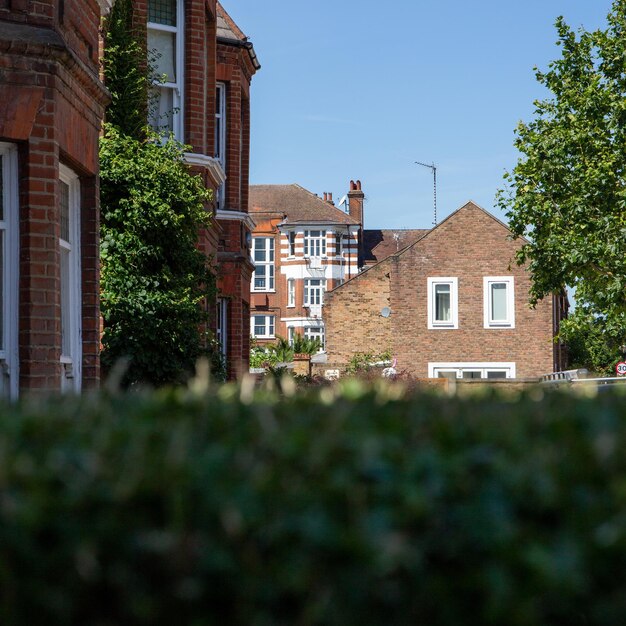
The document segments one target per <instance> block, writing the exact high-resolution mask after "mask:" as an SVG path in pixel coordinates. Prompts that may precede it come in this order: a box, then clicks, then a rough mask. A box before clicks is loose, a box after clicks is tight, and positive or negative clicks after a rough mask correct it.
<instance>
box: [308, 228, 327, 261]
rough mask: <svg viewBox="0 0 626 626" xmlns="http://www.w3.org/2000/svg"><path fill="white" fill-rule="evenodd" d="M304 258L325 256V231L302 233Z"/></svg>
mask: <svg viewBox="0 0 626 626" xmlns="http://www.w3.org/2000/svg"><path fill="white" fill-rule="evenodd" d="M304 256H308V257H316V258H317V257H325V256H326V231H325V230H305V231H304Z"/></svg>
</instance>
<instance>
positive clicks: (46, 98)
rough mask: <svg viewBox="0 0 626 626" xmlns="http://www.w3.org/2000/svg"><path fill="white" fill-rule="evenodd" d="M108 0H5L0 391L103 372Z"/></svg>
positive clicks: (0, 36) (0, 52) (0, 108)
mask: <svg viewBox="0 0 626 626" xmlns="http://www.w3.org/2000/svg"><path fill="white" fill-rule="evenodd" d="M107 8H108V6H107V3H106V1H104V0H103V1H102V2H101V4H98V2H96V0H64V1H63V2H62V1H60V0H59V1H57V0H47V1H45V2H32V1H28V0H0V286H1V287H0V395H9V396H11V397H16V396H17V395H18V393H19V391H20V389H21V390H38V389H68V390H69V389H72V390H79V389H81V388H85V387H91V386H94V385H97V384H98V381H99V376H100V372H99V359H98V351H99V339H100V338H99V300H98V293H99V287H98V283H99V257H98V231H99V223H98V215H99V211H98V135H99V132H100V121H101V119H102V117H103V114H104V107H105V105H106V103H107V101H108V96H107V93H106V90H105V89H104V88H103V86H102V84H101V82H100V80H99V74H98V73H99V58H98V50H99V41H98V36H99V27H100V20H101V14H102V12H103V10H106V9H107Z"/></svg>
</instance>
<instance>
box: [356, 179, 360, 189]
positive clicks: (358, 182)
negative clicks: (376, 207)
mask: <svg viewBox="0 0 626 626" xmlns="http://www.w3.org/2000/svg"><path fill="white" fill-rule="evenodd" d="M356 188H357V189H358V190H359V191H361V181H360V180H357V181H356Z"/></svg>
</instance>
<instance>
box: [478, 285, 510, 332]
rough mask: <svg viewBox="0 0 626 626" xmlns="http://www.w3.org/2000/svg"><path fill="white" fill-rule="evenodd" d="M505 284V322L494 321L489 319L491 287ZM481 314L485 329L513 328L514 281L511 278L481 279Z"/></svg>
mask: <svg viewBox="0 0 626 626" xmlns="http://www.w3.org/2000/svg"><path fill="white" fill-rule="evenodd" d="M497 283H504V284H506V286H507V287H506V308H507V313H508V316H507V319H506V320H494V319H492V317H491V309H492V301H491V300H492V292H491V285H493V284H497ZM483 312H484V327H485V328H515V279H514V277H513V276H484V277H483Z"/></svg>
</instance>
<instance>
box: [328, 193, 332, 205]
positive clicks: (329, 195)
mask: <svg viewBox="0 0 626 626" xmlns="http://www.w3.org/2000/svg"><path fill="white" fill-rule="evenodd" d="M328 202H330V203H331V204H333V192H332V191H329V192H328Z"/></svg>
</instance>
